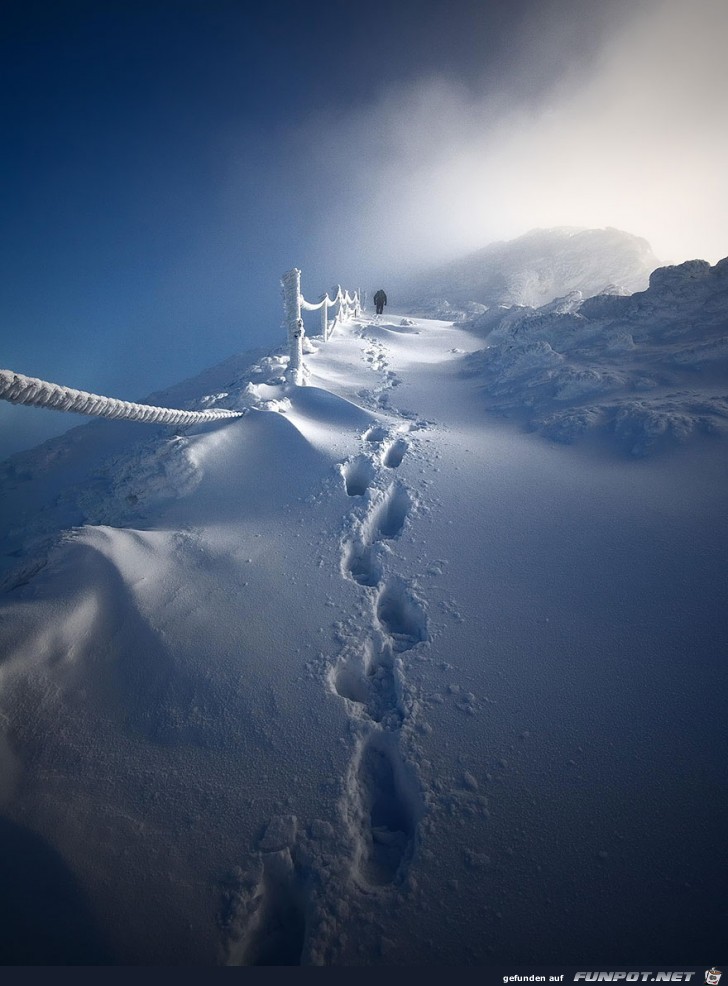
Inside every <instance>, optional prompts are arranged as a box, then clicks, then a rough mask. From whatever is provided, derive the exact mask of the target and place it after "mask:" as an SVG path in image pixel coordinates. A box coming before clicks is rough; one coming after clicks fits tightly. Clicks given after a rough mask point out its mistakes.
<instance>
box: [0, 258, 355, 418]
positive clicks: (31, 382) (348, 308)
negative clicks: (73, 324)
mask: <svg viewBox="0 0 728 986" xmlns="http://www.w3.org/2000/svg"><path fill="white" fill-rule="evenodd" d="M281 287H282V289H283V307H284V310H285V324H286V326H287V329H288V340H289V348H290V359H289V364H288V371H287V378H288V381H289V382H290V383H294V384H296V385H297V386H300V385H301V384H302V383H303V370H304V367H303V338H304V335H305V329H304V325H303V318H302V317H301V311H302V310H304V311H309V312H315V311H318V310H320V311H321V334H322V336H323V338H324V341H325V342H328V340H329V338H330V336H331V333H332V332H333V330H334V328H335V327H336V325H337V324H339V323H341V322H343V321H345V320H346V319H348V318H350V317H351V315H352V314H354V315H358V314H359V311H360V300H359V292H358V291H355V292H354V294H353V295H350V294H349V292H348V291H342V289H341V286H340V285H337V289H336V296H335V297H334V298H330V297H329V295H328V292H327V293H326V294H324V296H323V298H322V299H321V301H319V302H317V303H314V302H311V301H306V299H305V298H304V297H303V295H302V294H301V272H300V270H298V269H297V268H294V269H293V270H289V271H288V272H287V273H286V274H284V275H283V277H282V279H281ZM336 305H338V309H337V311H336V315H335V317H334V319H333V320H332V321H329V309H330V308H333V307H334V306H336ZM0 400H5V401H9V402H10V403H11V404H26V405H30V406H33V407H48V408H52V409H54V410H56V411H70V412H72V413H74V414H87V415H91V416H94V417H99V418H115V419H123V420H126V421H142V422H147V423H149V424H165V425H196V424H203V423H204V422H209V421H221V420H224V419H226V418H240V417H242V416H243V415H244V414H245V411H229V410H225V409H223V408H208V409H207V410H204V411H183V410H180V409H178V408H171V407H156V406H154V405H151V404H136V403H133V402H131V401H122V400H119V399H118V398H115V397H103V396H102V395H100V394H91V393H88V392H87V391H85V390H75V389H73V388H72V387H64V386H62V385H61V384H57V383H50V382H49V381H48V380H39V379H37V378H36V377H26V376H25V375H24V374H22V373H15V372H14V371H13V370H2V369H0Z"/></svg>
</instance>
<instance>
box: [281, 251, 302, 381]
mask: <svg viewBox="0 0 728 986" xmlns="http://www.w3.org/2000/svg"><path fill="white" fill-rule="evenodd" d="M281 287H282V289H283V311H284V318H285V324H286V327H287V329H288V351H289V360H288V372H287V376H288V380H289V382H290V383H294V384H296V386H298V387H300V386H301V383H302V382H303V334H304V328H303V319H302V318H301V272H300V270H299V269H298V268H297V267H294V268H293V270H289V271H286V273H285V274H284V275H283V277H282V278H281Z"/></svg>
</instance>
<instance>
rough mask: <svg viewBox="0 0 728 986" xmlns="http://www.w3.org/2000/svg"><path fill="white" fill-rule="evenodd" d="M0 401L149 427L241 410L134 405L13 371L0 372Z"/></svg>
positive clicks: (209, 418) (230, 414)
mask: <svg viewBox="0 0 728 986" xmlns="http://www.w3.org/2000/svg"><path fill="white" fill-rule="evenodd" d="M0 398H2V399H3V400H5V401H10V403H11V404H28V405H32V406H34V407H49V408H53V409H54V410H56V411H71V412H73V413H75V414H88V415H92V416H94V417H99V418H117V419H118V418H123V419H124V420H126V421H143V422H146V423H148V424H165V425H197V424H203V423H204V422H206V421H219V420H222V419H223V418H240V417H242V416H243V414H244V413H245V412H244V411H228V410H224V409H223V408H209V409H208V410H206V411H181V410H178V409H176V408H170V407H155V406H154V405H152V404H135V403H132V402H131V401H122V400H118V399H117V398H115V397H102V396H101V395H100V394H89V393H87V392H86V391H84V390H74V389H73V388H71V387H62V386H61V385H60V384H57V383H49V382H48V381H47V380H38V379H36V378H35V377H26V376H24V375H23V374H22V373H14V372H13V371H12V370H0Z"/></svg>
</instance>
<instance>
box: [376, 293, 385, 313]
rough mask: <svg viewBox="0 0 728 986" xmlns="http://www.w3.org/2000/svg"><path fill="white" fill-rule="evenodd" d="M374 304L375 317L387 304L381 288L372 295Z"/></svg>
mask: <svg viewBox="0 0 728 986" xmlns="http://www.w3.org/2000/svg"><path fill="white" fill-rule="evenodd" d="M374 304H375V305H376V306H377V315H381V314H382V312H383V311H384V306H385V305H386V304H387V296H386V294H385V293H384V291H382V289H381V288H380V289H379V290H378V291H377V293H376V294H375V295H374Z"/></svg>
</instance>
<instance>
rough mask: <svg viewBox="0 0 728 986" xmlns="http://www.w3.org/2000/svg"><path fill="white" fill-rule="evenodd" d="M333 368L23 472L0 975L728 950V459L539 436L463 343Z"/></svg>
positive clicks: (639, 958)
mask: <svg viewBox="0 0 728 986" xmlns="http://www.w3.org/2000/svg"><path fill="white" fill-rule="evenodd" d="M701 276H702V275H701ZM710 276H711V277H712V276H713V275H712V274H711V275H710ZM671 278H672V275H670V274H663V275H659V276H658V278H657V280H658V283H657V284H656V285H655V287H656V289H659V290H660V291H662V290H663V288H664V289H666V279H667V281H670V283H672V281H671ZM660 279H662V280H660ZM701 283H702V281H701ZM651 290H652V289H651ZM671 290H672V288H671ZM675 290H676V291H677V294H680V289H677V288H676V289H675ZM647 294H648V295H649V292H648V293H647ZM650 297H651V296H650ZM711 297H712V296H711ZM706 298H707V295H706ZM616 300H617V301H619V299H616ZM611 303H612V302H611V301H609V300H606V301H605V300H604V299H600V300H598V301H596V302H594V304H595V305H597V306H598V305H605V306H607V308H608V306H609V305H610V304H611ZM648 303H651V302H650V298H649V297H647V296H646V298H643V299H642V301H640V300H639V299H638V300H637V301H633V302H632V304H633V305H636V306H637V310H638V311H640V312H642V311H644V310H645V309H644V308H643V307H641V306H642V305H643V304H648ZM706 307H710V303H708V302H707V301H706ZM599 310H600V311H601V310H602V309H599ZM521 314H523V313H521ZM568 314H569V313H568V312H567V313H562V315H560V316H559V318H562V317H566V316H567V315H568ZM623 314H624V313H623V312H622V315H621V316H620V317H622V316H623ZM592 316H593V317H595V318H596V317H597V316H596V314H595V312H594V311H592ZM599 317H600V318H601V317H602V316H601V315H600V316H599ZM610 317H615V316H614V315H613V313H612V315H611V316H610ZM645 317H646V316H645ZM532 318H533V320H534V321H537V320H538V318H542V319H544V318H545V319H546V322H547V323H548V322H549V319H550V316H549V317H547V316H546V315H544V314H543V313H542V314H541V315H540V316H539V315H538V313H536V314H533V315H532ZM582 321H583V322H584V323H585V324H588V319H587V315H583V317H582ZM648 322H649V320H648V321H647V322H645V323H644V324H648ZM579 324H581V322H580V323H579ZM649 324H650V325H653V324H654V323H653V322H649ZM559 325H560V323H559ZM557 327H558V326H557ZM535 329H536V325H535V324H534V325H531V324H530V323H529V322H528V321H526V322H524V331H526V332H527V333H531V332H532V330H533V331H535ZM562 330H563V327H558V331H559V332H561V331H562ZM554 331H555V330H554ZM515 335H516V344H517V341H518V335H519V333H515ZM502 337H503V339H507V338H509V337H508V332H507V331H506V330H505V327H504V328H503V336H502ZM549 338H551V339H553V338H554V336H549ZM637 338H638V336H637V335H633V339H635V340H637ZM538 341H540V340H537V342H538ZM504 344H505V343H504ZM549 345H551V343H549ZM311 348H312V349H314V350H316V351H314V352H311V353H309V354H308V355H307V356H306V366H307V375H308V381H307V382H308V386H306V387H290V386H288V385H287V384H286V383H285V382H284V380H283V372H284V370H285V367H286V357H285V356H283V355H282V354H281V353H273V354H271V355H268V356H265V355H261V354H256V355H254V356H245V357H236V358H234V359H231V360H229V361H227V362H226V363H225V364H222V365H221V366H219V367H215V368H212V369H211V370H209V371H206V372H205V373H204V374H202V375H201V376H200V377H199V378H197V379H195V380H191V381H188V382H186V383H185V384H184V385H181V386H180V387H179V388H176V389H175V392H174V393H170V394H169V395H168V400H169V403H173V404H176V405H177V406H180V405H182V404H185V406H190V405H191V406H196V407H200V406H203V407H214V406H218V407H229V408H234V409H238V410H246V412H247V413H246V414H245V415H244V416H243V417H241V418H240V419H237V420H234V421H231V422H230V423H228V424H223V425H222V426H217V427H209V426H205V427H203V426H196V427H195V428H191V429H187V430H182V431H178V432H177V433H173V432H170V431H168V430H162V429H158V428H156V427H155V428H154V429H152V430H151V431H150V430H146V428H145V426H140V425H138V424H131V423H130V424H123V423H114V422H97V423H94V424H90V425H86V426H84V427H82V428H78V429H75V430H74V431H73V432H70V433H69V434H67V435H64V436H63V437H62V438H60V439H55V440H53V441H51V442H47V443H46V444H45V445H43V446H41V447H40V448H39V449H37V450H34V451H33V452H29V453H24V454H22V455H19V456H15V457H13V458H12V459H10V460H8V462H6V463H5V464H3V470H2V508H3V511H4V512H3V516H4V517H5V518H6V523H7V527H6V529H5V536H4V539H3V542H2V551H3V564H4V568H5V592H4V593H3V595H2V597H1V602H2V605H1V607H0V646H1V651H0V653H2V662H1V663H0V806H1V810H2V819H1V820H0V824H1V826H2V833H3V839H2V840H0V866H2V873H3V881H2V884H1V885H0V887H1V889H0V915H1V916H2V919H3V920H2V921H0V956H1V957H2V961H3V962H4V963H5V964H13V963H39V964H54V963H68V962H71V963H96V964H141V965H196V966H200V965H218V964H231V965H271V964H280V965H297V964H304V965H306V964H308V965H310V964H313V965H334V966H338V965H341V966H349V965H357V966H382V965H384V966H388V965H392V966H402V965H422V964H423V963H426V964H430V965H431V964H436V965H453V966H462V965H484V966H487V965H503V964H508V963H510V964H513V963H517V964H519V965H522V964H537V963H542V964H554V963H568V964H569V965H572V964H574V963H578V962H594V961H595V960H597V959H598V960H599V961H602V962H604V961H608V962H610V963H613V962H614V961H617V960H618V961H619V962H626V961H628V960H629V961H630V962H641V963H644V962H648V961H653V960H654V957H655V956H659V957H660V962H662V963H664V964H665V965H667V966H669V965H670V964H675V963H684V962H686V961H691V962H692V961H694V956H695V955H698V954H700V955H715V954H717V953H718V949H719V947H720V945H722V943H723V941H724V935H723V925H722V915H721V914H720V908H717V907H716V906H715V901H714V898H713V896H712V895H711V894H710V893H706V890H705V888H706V887H710V886H711V885H712V883H713V881H714V878H715V859H716V858H717V856H718V854H719V853H720V852H721V851H722V846H723V840H724V832H723V830H724V817H725V815H724V809H725V808H726V807H728V805H726V804H725V794H724V786H723V777H724V769H725V762H726V758H727V757H728V748H727V743H726V733H725V729H724V728H723V714H724V709H723V695H724V693H725V686H726V665H725V660H724V657H725V653H726V646H727V644H728V628H727V627H726V619H725V615H724V614H725V607H724V598H723V597H724V584H725V582H724V575H725V557H726V551H727V550H728V531H727V530H726V526H725V516H726V512H725V488H726V471H727V465H726V457H725V455H724V454H720V451H718V453H716V449H718V448H719V449H722V448H724V446H723V445H722V443H720V444H719V446H711V445H709V444H705V443H703V442H687V443H684V444H682V445H676V446H675V447H674V448H672V449H670V450H669V454H665V455H662V456H655V457H653V458H651V459H648V460H644V459H642V460H639V461H635V460H633V459H629V458H625V459H617V460H615V459H613V458H611V457H609V456H599V455H596V456H595V455H593V454H589V455H586V454H583V453H582V451H581V449H580V448H578V447H575V448H566V447H564V446H562V445H558V444H554V443H549V442H545V441H544V440H543V438H542V437H541V436H537V435H529V434H524V433H522V432H520V431H519V430H517V429H516V428H514V427H513V425H512V424H511V423H508V422H505V423H504V422H503V420H502V419H499V418H497V417H495V416H494V415H493V414H492V413H490V412H489V411H488V410H487V408H486V407H485V406H484V401H483V391H482V386H483V381H484V380H487V379H488V377H487V375H486V376H483V374H482V373H473V369H474V365H476V364H477V361H481V360H483V358H484V357H483V356H482V355H477V356H474V355H473V354H476V353H478V352H479V351H480V350H482V348H483V338H482V336H481V335H478V334H477V332H473V331H471V330H470V329H469V328H467V327H465V326H457V325H453V324H452V323H450V322H444V321H439V322H438V321H432V320H427V319H416V318H409V317H407V318H401V317H397V318H395V319H386V318H383V319H374V318H371V317H369V316H367V315H366V314H365V315H364V316H363V317H362V318H361V319H360V320H358V321H352V322H350V323H347V324H346V325H344V326H342V327H340V328H339V329H337V331H336V333H335V334H334V336H333V337H332V339H331V340H330V341H329V342H328V343H327V344H325V345H324V344H323V343H322V342H321V341H320V340H318V342H317V341H316V340H314V345H313V346H312V347H311ZM552 349H554V351H556V350H555V347H554V346H552ZM486 352H487V350H486ZM569 358H571V357H569ZM472 360H475V361H476V364H473V362H472ZM541 366H542V364H539V365H538V366H537V369H539V367H541ZM468 369H469V372H466V371H468ZM483 372H484V373H486V374H487V373H490V369H488V368H486V369H484V371H483ZM498 379H501V380H502V377H501V378H498ZM510 386H511V387H512V388H515V386H516V384H515V383H514V382H512V383H511V385H510ZM513 393H515V389H512V390H511V394H513ZM523 393H524V394H525V393H526V391H525V390H524V391H523ZM156 403H166V400H164V399H162V395H157V400H156ZM706 803H708V804H709V807H710V810H706ZM616 949H618V955H617V951H616Z"/></svg>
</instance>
